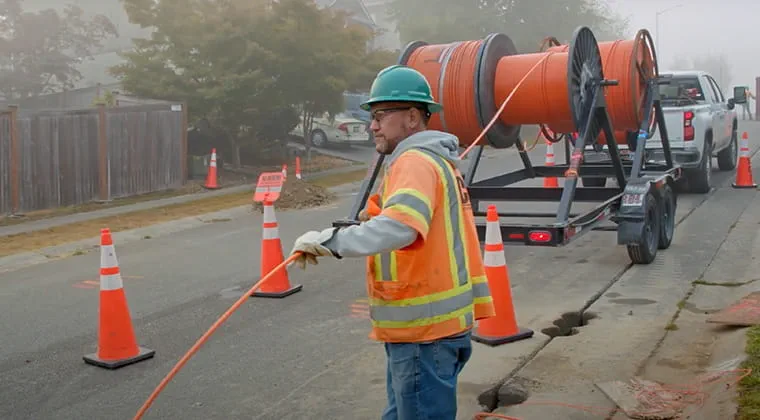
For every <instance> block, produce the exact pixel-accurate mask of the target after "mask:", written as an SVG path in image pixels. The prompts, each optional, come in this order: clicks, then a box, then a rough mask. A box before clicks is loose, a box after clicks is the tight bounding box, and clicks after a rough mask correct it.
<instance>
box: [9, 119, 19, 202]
mask: <svg viewBox="0 0 760 420" xmlns="http://www.w3.org/2000/svg"><path fill="white" fill-rule="evenodd" d="M8 109H9V111H10V117H11V120H10V130H11V144H10V146H11V150H10V154H11V159H10V172H11V173H10V181H11V215H18V213H19V211H20V209H21V176H20V174H21V149H20V147H19V144H18V124H17V118H18V105H8Z"/></svg>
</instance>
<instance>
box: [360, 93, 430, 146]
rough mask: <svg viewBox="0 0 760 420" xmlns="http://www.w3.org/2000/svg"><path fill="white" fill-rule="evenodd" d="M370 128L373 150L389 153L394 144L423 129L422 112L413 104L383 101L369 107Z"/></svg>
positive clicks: (396, 144)
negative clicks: (373, 140) (372, 136)
mask: <svg viewBox="0 0 760 420" xmlns="http://www.w3.org/2000/svg"><path fill="white" fill-rule="evenodd" d="M370 114H371V115H372V122H371V123H370V126H369V128H370V130H372V134H373V135H374V137H375V150H377V152H378V153H381V154H384V155H389V154H391V153H393V151H394V150H395V149H396V146H398V144H399V143H400V142H401V141H402V140H404V139H405V138H407V137H409V136H410V135H412V134H413V133H415V132H417V131H420V130H421V129H424V125H423V121H422V113H421V111H420V110H419V109H415V108H414V105H413V104H409V103H404V102H384V103H378V104H373V105H372V107H371V108H370Z"/></svg>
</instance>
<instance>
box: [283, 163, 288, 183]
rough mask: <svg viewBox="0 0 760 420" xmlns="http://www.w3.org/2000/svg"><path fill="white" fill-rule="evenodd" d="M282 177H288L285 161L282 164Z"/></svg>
mask: <svg viewBox="0 0 760 420" xmlns="http://www.w3.org/2000/svg"><path fill="white" fill-rule="evenodd" d="M282 178H283V179H288V165H287V164H286V163H283V164H282Z"/></svg>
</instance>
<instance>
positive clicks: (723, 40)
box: [606, 0, 760, 93]
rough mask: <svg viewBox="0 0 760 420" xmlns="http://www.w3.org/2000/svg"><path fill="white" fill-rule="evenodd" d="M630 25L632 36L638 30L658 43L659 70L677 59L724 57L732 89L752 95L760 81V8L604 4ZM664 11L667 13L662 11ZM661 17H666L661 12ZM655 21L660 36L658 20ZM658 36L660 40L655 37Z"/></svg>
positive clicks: (648, 0) (704, 0) (726, 1)
mask: <svg viewBox="0 0 760 420" xmlns="http://www.w3.org/2000/svg"><path fill="white" fill-rule="evenodd" d="M606 2H607V4H609V5H610V6H611V7H612V8H614V9H615V10H616V11H617V12H618V13H620V14H621V15H623V16H625V17H627V18H628V19H629V22H630V24H629V29H630V36H631V37H633V36H634V35H635V34H636V31H637V30H638V29H641V28H646V29H648V30H649V31H650V32H651V33H652V36H653V37H656V38H659V47H658V50H657V58H658V61H659V65H660V70H661V71H662V70H667V69H668V68H669V67H670V66H673V65H675V63H674V62H675V60H676V59H677V57H678V56H682V57H686V58H689V59H692V58H696V57H700V56H704V55H719V54H723V56H724V57H725V59H726V63H727V65H728V66H730V68H731V69H730V72H731V75H732V78H731V82H730V86H721V87H722V88H723V91H724V93H729V92H731V86H734V85H748V86H750V88H751V89H752V90H754V89H755V78H756V77H760V54H758V53H760V49H758V47H757V46H755V47H753V46H752V42H754V41H755V40H757V38H758V35H757V31H758V28H759V27H760V24H759V23H758V18H760V2H759V1H753V0H722V1H717V0H688V1H685V0H665V1H663V0H660V1H657V0H606ZM665 10H667V11H665ZM663 11H664V12H663ZM658 12H661V13H660V15H659V31H658V28H657V26H658V25H657V14H658ZM658 32H659V36H658ZM716 76H717V75H716Z"/></svg>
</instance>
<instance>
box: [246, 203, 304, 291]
mask: <svg viewBox="0 0 760 420" xmlns="http://www.w3.org/2000/svg"><path fill="white" fill-rule="evenodd" d="M263 204H264V225H263V235H262V236H263V238H262V240H261V277H264V276H266V275H267V274H269V273H270V272H271V271H272V270H274V269H275V267H277V266H278V265H280V264H282V262H283V261H285V257H284V256H283V253H282V243H281V242H280V232H279V229H278V227H277V218H276V217H275V215H274V204H273V203H270V202H267V201H264V203H263ZM302 288H303V286H302V285H300V284H299V285H295V286H292V287H291V285H290V280H289V279H288V270H287V268H286V267H283V268H281V269H280V270H278V271H277V273H276V274H274V275H273V276H272V277H271V278H270V279H269V280H268V281H266V282H264V284H262V285H261V287H260V288H259V290H258V291H256V292H253V294H252V295H251V296H256V297H270V298H284V297H286V296H290V295H292V294H293V293H296V292H300V291H301V289H302Z"/></svg>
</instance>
